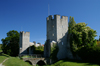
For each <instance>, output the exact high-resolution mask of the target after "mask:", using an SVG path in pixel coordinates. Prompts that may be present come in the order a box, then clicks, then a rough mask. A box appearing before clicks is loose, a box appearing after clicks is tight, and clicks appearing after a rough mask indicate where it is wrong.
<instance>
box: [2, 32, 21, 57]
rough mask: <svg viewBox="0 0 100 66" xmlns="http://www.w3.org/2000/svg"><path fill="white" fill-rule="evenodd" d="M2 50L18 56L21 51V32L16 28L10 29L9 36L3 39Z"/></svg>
mask: <svg viewBox="0 0 100 66" xmlns="http://www.w3.org/2000/svg"><path fill="white" fill-rule="evenodd" d="M1 41H2V44H3V45H2V50H3V52H4V53H5V54H8V55H10V56H17V55H18V53H19V33H18V32H17V31H15V30H12V31H9V32H8V33H7V37H6V38H5V39H2V40H1Z"/></svg>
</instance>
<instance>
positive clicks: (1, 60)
mask: <svg viewBox="0 0 100 66" xmlns="http://www.w3.org/2000/svg"><path fill="white" fill-rule="evenodd" d="M8 57H9V56H7V55H5V54H0V63H1V62H3V61H4V60H5V59H6V58H8Z"/></svg>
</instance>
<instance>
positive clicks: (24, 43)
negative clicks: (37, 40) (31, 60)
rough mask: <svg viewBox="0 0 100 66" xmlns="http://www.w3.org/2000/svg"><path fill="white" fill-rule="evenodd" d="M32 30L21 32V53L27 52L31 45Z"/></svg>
mask: <svg viewBox="0 0 100 66" xmlns="http://www.w3.org/2000/svg"><path fill="white" fill-rule="evenodd" d="M29 40H30V32H26V33H25V32H23V31H22V32H20V38H19V54H27V53H28V52H27V48H28V47H29Z"/></svg>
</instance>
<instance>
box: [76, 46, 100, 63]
mask: <svg viewBox="0 0 100 66" xmlns="http://www.w3.org/2000/svg"><path fill="white" fill-rule="evenodd" d="M77 54H78V55H79V56H80V57H81V58H82V60H84V61H88V62H95V63H99V61H100V47H82V48H80V49H78V51H77Z"/></svg>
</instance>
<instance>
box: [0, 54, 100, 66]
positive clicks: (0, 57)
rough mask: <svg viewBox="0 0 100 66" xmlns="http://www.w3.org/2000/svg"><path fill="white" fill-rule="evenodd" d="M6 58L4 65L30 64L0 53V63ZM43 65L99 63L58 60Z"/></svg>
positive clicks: (85, 65) (66, 65) (59, 65)
mask: <svg viewBox="0 0 100 66" xmlns="http://www.w3.org/2000/svg"><path fill="white" fill-rule="evenodd" d="M25 57H27V56H25ZM6 58H9V59H8V60H6V61H5V62H4V63H3V65H5V66H32V65H30V64H29V63H28V62H24V61H23V60H20V59H19V57H11V56H8V55H6V54H0V63H1V62H3V60H5V59H6ZM37 66H38V65H37ZM45 66H100V65H98V64H93V63H83V62H77V61H69V60H60V61H58V62H56V63H54V64H52V65H45Z"/></svg>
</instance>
